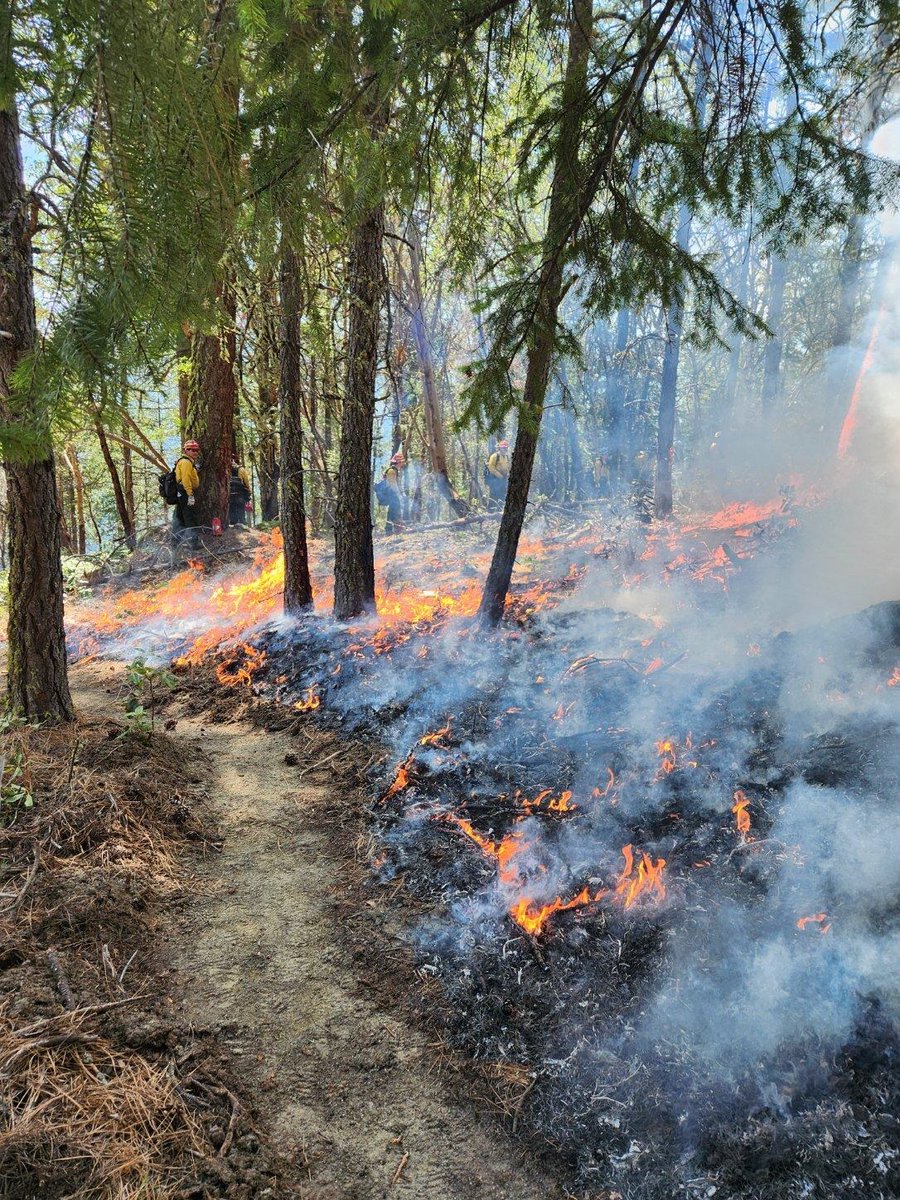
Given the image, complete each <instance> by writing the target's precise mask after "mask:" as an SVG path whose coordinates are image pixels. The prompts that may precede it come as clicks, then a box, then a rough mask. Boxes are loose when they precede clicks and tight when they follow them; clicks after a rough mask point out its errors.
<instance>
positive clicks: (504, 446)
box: [497, 438, 509, 450]
mask: <svg viewBox="0 0 900 1200" xmlns="http://www.w3.org/2000/svg"><path fill="white" fill-rule="evenodd" d="M497 449H498V450H508V449H509V442H508V441H507V440H506V438H504V439H503V441H502V442H498V443H497Z"/></svg>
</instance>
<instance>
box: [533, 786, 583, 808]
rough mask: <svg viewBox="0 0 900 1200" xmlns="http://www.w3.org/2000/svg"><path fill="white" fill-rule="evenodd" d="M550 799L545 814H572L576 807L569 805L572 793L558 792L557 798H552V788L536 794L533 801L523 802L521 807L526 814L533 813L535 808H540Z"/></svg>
mask: <svg viewBox="0 0 900 1200" xmlns="http://www.w3.org/2000/svg"><path fill="white" fill-rule="evenodd" d="M548 796H549V797H550V800H549V802H548V804H547V805H546V806H545V810H544V811H546V812H556V813H564V812H574V811H575V809H576V807H577V806H576V805H574V804H572V803H571V800H572V793H571V792H570V791H565V792H560V794H559V795H558V796H554V794H553V788H544V790H543V791H541V792H538V794H537V795H536V796H535V798H534V799H533V800H523V801H522V807H523V808H524V809H525V811H526V812H533V811H534V810H535V809H536V808H540V807H541V805H542V804H543V802H544V801H545V800H546V799H547V797H548Z"/></svg>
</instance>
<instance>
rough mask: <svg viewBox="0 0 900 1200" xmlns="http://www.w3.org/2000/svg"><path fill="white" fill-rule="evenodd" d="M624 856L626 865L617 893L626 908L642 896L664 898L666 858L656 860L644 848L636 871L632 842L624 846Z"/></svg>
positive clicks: (619, 880) (620, 877) (618, 883)
mask: <svg viewBox="0 0 900 1200" xmlns="http://www.w3.org/2000/svg"><path fill="white" fill-rule="evenodd" d="M622 856H623V858H624V859H625V866H624V868H623V870H622V873H621V875H619V877H618V880H617V885H616V892H615V894H616V896H617V898H618V899H620V900H621V901H622V902H623V904H624V906H625V908H631V906H632V905H633V904H634V903H635V902H636V901H637V900H639V899H640V898H641V897H642V896H643V897H645V898H649V897H650V896H651V895H652V896H655V898H656V899H657V900H664V899H665V895H666V885H665V883H664V882H663V872H664V869H665V865H666V860H665V859H664V858H659V859H657V860H656V862H654V861H653V859H652V858H651V857H650V855H649V854H647V853H646V852H645V851H643V850H642V851H641V860H640V862H639V863H638V868H637V871H636V872H635V870H634V849H633V847H632V846H631V844H629V845H627V846H623V847H622Z"/></svg>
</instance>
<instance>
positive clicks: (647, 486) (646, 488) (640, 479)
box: [631, 450, 653, 525]
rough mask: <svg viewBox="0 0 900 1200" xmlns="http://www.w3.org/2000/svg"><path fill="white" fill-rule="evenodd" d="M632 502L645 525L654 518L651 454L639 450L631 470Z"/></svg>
mask: <svg viewBox="0 0 900 1200" xmlns="http://www.w3.org/2000/svg"><path fill="white" fill-rule="evenodd" d="M631 503H632V506H633V507H634V510H635V512H636V513H637V515H638V519H639V520H640V521H641V523H642V524H644V525H649V524H650V522H651V521H652V520H653V477H652V464H651V461H650V455H649V454H647V452H646V451H645V450H638V452H637V454H635V456H634V461H633V464H632V472H631Z"/></svg>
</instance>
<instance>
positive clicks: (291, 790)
mask: <svg viewBox="0 0 900 1200" xmlns="http://www.w3.org/2000/svg"><path fill="white" fill-rule="evenodd" d="M115 674H116V669H115V668H112V667H109V666H106V667H104V666H95V667H93V668H77V669H76V671H75V672H74V673H73V675H74V683H75V690H76V703H78V704H79V706H80V707H81V708H82V710H85V709H93V710H95V711H96V710H97V709H99V708H105V707H107V704H106V703H105V702H104V687H109V686H110V683H111V681H112V680H113V679H114V677H115ZM172 715H173V716H175V717H177V724H176V726H175V728H174V729H173V730H171V731H170V732H169V736H170V737H172V738H173V739H174V740H175V741H176V743H180V744H181V745H182V746H183V747H184V761H185V764H186V771H187V772H188V773H191V772H192V771H195V770H198V769H199V770H202V769H203V768H204V766H205V767H206V769H208V771H209V775H210V794H211V798H212V802H213V810H214V812H215V814H216V817H217V819H218V822H219V829H220V833H221V836H222V842H223V845H222V852H221V854H220V855H215V856H212V857H210V858H209V859H207V860H206V861H205V862H203V863H201V864H199V866H198V873H199V875H200V879H199V880H198V883H199V888H198V894H197V895H195V896H194V897H192V898H191V900H190V901H189V902H188V905H187V906H186V910H185V915H184V918H183V928H181V929H180V930H177V931H175V932H174V933H173V934H172V940H171V944H170V946H169V948H168V955H169V956H170V957H171V960H172V963H173V965H174V967H175V969H176V981H175V982H174V984H173V988H174V991H173V995H174V996H175V997H176V1001H177V1002H180V1003H181V1005H182V1006H183V1016H184V1018H185V1019H186V1020H187V1021H188V1022H189V1023H190V1024H191V1025H192V1026H193V1027H194V1028H195V1029H196V1030H197V1031H198V1032H202V1031H210V1032H211V1033H215V1034H216V1035H217V1036H218V1037H219V1039H220V1040H221V1041H222V1042H223V1043H224V1044H225V1045H226V1046H227V1047H228V1048H229V1049H230V1051H231V1053H232V1054H233V1055H234V1056H236V1058H235V1061H236V1062H238V1063H239V1064H240V1071H241V1074H242V1076H243V1078H244V1079H245V1080H246V1082H247V1083H248V1085H249V1086H250V1088H251V1089H252V1090H253V1091H254V1092H255V1093H256V1098H257V1104H258V1108H259V1111H260V1113H261V1114H262V1123H263V1124H264V1125H265V1126H267V1132H268V1133H269V1134H270V1135H271V1136H272V1137H273V1139H274V1140H275V1141H276V1143H277V1144H278V1145H279V1146H280V1147H281V1149H282V1150H284V1151H286V1152H288V1153H290V1154H292V1156H294V1158H295V1160H296V1161H297V1162H298V1164H300V1168H301V1169H300V1170H299V1172H298V1178H299V1183H300V1186H301V1194H302V1195H303V1196H306V1197H308V1198H309V1200H376V1198H378V1197H391V1198H392V1200H393V1198H396V1200H426V1198H427V1200H468V1198H470V1197H471V1198H473V1200H475V1198H478V1200H507V1198H510V1200H512V1198H515V1200H551V1198H552V1197H556V1196H559V1195H561V1193H560V1192H559V1190H558V1189H557V1188H556V1187H555V1186H554V1185H553V1184H552V1183H551V1181H550V1180H548V1179H547V1178H546V1177H544V1176H543V1174H542V1173H541V1172H540V1170H539V1169H538V1168H537V1167H535V1166H534V1165H531V1164H526V1163H525V1162H524V1161H523V1155H522V1152H521V1150H520V1149H519V1148H518V1147H517V1146H516V1145H515V1144H514V1143H513V1142H512V1141H511V1140H510V1139H509V1138H508V1137H507V1135H506V1134H505V1133H504V1131H503V1130H502V1128H501V1127H500V1125H499V1123H498V1122H497V1121H496V1120H495V1119H494V1118H493V1117H492V1116H489V1115H485V1116H479V1114H478V1113H476V1111H475V1109H474V1107H472V1106H471V1105H470V1104H469V1103H468V1102H467V1101H465V1100H460V1099H456V1098H455V1097H453V1096H452V1095H451V1094H450V1087H449V1086H448V1084H447V1082H446V1080H445V1079H444V1078H443V1076H442V1073H441V1072H439V1071H438V1070H437V1069H436V1067H435V1053H434V1050H433V1049H431V1048H429V1045H428V1039H427V1036H426V1034H425V1033H424V1031H422V1030H421V1029H419V1028H417V1027H415V1026H414V1025H413V1026H411V1025H410V1024H409V1022H408V1021H407V1020H406V1019H405V1015H404V1013H403V1012H401V1011H399V1010H398V1009H397V1008H396V1007H394V1006H393V1005H392V1004H391V1003H390V1000H389V998H388V997H389V993H387V994H386V993H385V989H384V988H381V987H378V986H373V982H372V979H371V978H370V976H371V975H379V974H380V975H381V976H383V975H384V972H385V964H384V962H383V961H382V962H375V961H371V962H368V963H366V962H365V959H364V958H363V957H362V956H361V955H360V954H359V953H356V954H354V953H353V950H352V949H351V946H350V944H349V942H348V938H347V936H346V923H347V919H348V911H349V910H348V905H347V899H348V898H347V896H346V895H342V892H346V888H345V887H344V886H342V880H343V879H346V877H347V872H348V869H349V868H350V866H352V863H351V864H348V862H347V857H346V851H345V850H344V849H343V847H344V846H345V845H346V836H344V837H342V836H337V837H336V836H335V830H336V826H339V825H340V822H341V820H342V816H341V813H342V808H343V809H346V808H347V807H349V801H350V799H351V797H350V796H348V795H347V793H346V790H345V788H346V786H347V784H346V781H345V782H344V784H342V777H343V776H342V772H341V771H340V769H338V771H337V774H336V775H333V774H332V772H333V771H334V768H335V766H337V767H338V768H340V765H341V752H340V743H339V742H336V741H333V740H327V739H326V737H325V736H324V735H315V734H313V736H312V738H311V747H310V751H309V757H304V754H303V751H304V747H303V744H302V741H301V740H300V739H297V738H291V737H289V736H288V735H287V734H283V733H272V732H268V731H264V730H261V729H259V728H257V727H255V726H254V725H252V724H250V723H246V722H242V723H230V724H210V723H209V722H208V721H207V720H206V719H205V718H198V717H196V716H191V715H188V714H186V713H184V712H182V713H181V714H179V713H178V712H177V710H176V711H175V712H174V713H172ZM298 741H299V742H300V744H299V745H298ZM335 749H337V750H338V757H337V759H336V760H332V762H331V763H330V764H329V763H326V764H325V765H324V770H323V769H319V770H318V772H317V770H316V766H315V763H316V761H317V759H318V760H319V761H322V760H323V759H325V758H327V757H328V755H329V754H333V753H334V751H335ZM291 756H296V758H297V759H298V760H299V761H296V762H295V765H289V763H290V761H291ZM286 757H287V758H288V762H286V761H285V759H286ZM192 764H196V765H192ZM311 776H312V777H313V779H315V780H316V782H313V781H312V780H311V778H310V777H311ZM318 780H322V781H323V782H322V783H319V782H318ZM344 820H345V821H346V820H347V818H344ZM344 832H345V834H346V829H345V830H344ZM369 903H375V902H372V901H370V902H369ZM342 926H343V927H344V928H343V929H342ZM378 953H379V955H380V953H381V952H380V951H379V952H378ZM401 953H402V952H401ZM373 957H374V952H373Z"/></svg>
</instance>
